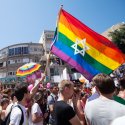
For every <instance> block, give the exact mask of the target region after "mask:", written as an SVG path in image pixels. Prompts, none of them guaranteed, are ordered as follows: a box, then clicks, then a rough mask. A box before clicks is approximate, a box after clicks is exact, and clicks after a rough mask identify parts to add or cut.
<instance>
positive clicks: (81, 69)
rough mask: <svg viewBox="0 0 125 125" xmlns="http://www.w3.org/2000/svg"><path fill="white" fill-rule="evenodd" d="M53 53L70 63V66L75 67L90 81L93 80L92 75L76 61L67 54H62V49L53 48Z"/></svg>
mask: <svg viewBox="0 0 125 125" xmlns="http://www.w3.org/2000/svg"><path fill="white" fill-rule="evenodd" d="M51 52H52V53H53V54H55V55H56V56H58V57H60V58H61V59H62V60H64V61H65V62H68V63H69V64H70V65H72V66H73V67H75V68H76V69H77V70H78V71H79V72H80V73H81V74H83V75H84V76H85V77H86V78H87V79H88V80H91V79H92V78H93V76H92V74H90V73H89V72H88V71H86V70H85V69H84V68H83V67H81V66H80V65H79V64H78V63H77V62H76V61H75V60H73V59H72V58H71V57H69V56H68V55H67V54H65V53H64V52H62V51H61V50H60V49H58V48H56V47H55V46H54V45H53V46H52V48H51Z"/></svg>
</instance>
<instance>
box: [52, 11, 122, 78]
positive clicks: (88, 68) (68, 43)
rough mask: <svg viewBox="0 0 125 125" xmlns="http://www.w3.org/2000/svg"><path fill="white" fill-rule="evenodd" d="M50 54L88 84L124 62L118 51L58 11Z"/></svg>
mask: <svg viewBox="0 0 125 125" xmlns="http://www.w3.org/2000/svg"><path fill="white" fill-rule="evenodd" d="M51 52H52V53H53V54H54V55H56V56H58V57H59V58H61V59H62V60H64V61H65V62H67V63H68V64H70V65H71V66H72V67H74V68H75V69H76V70H77V71H78V72H80V73H81V74H82V75H84V76H85V77H86V78H87V79H89V80H91V79H92V77H93V76H95V75H96V74H98V73H105V74H110V73H111V72H112V71H113V70H115V69H116V68H118V67H119V66H120V65H121V64H122V63H123V62H124V59H123V57H122V53H121V51H120V50H119V49H118V48H117V47H116V46H115V45H114V44H113V43H112V42H111V41H109V40H108V39H107V38H105V37H103V36H101V35H100V34H98V33H96V32H95V31H93V30H92V29H90V28H89V27H87V26H86V25H85V24H83V23H82V22H80V21H79V20H78V19H76V18H75V17H73V16H72V15H71V14H69V13H68V12H66V11H65V10H63V9H61V10H60V13H59V19H58V22H57V31H56V36H55V40H54V42H53V44H52V47H51Z"/></svg>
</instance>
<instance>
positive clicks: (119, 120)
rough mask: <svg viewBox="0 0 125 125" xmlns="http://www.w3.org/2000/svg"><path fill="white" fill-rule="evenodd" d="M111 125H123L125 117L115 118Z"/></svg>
mask: <svg viewBox="0 0 125 125" xmlns="http://www.w3.org/2000/svg"><path fill="white" fill-rule="evenodd" d="M111 125H125V116H122V117H119V118H116V119H115V120H114V121H113V122H112V124H111Z"/></svg>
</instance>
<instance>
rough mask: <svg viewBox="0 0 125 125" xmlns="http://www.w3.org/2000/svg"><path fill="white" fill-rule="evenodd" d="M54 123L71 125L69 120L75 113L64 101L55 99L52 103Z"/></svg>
mask: <svg viewBox="0 0 125 125" xmlns="http://www.w3.org/2000/svg"><path fill="white" fill-rule="evenodd" d="M53 115H54V118H55V125H71V124H70V122H69V120H70V119H72V118H73V117H74V116H75V115H76V113H75V112H74V110H73V108H72V107H71V106H70V105H69V104H67V103H66V102H64V101H57V102H56V103H55V105H54V113H53Z"/></svg>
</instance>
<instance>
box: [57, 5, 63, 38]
mask: <svg viewBox="0 0 125 125" xmlns="http://www.w3.org/2000/svg"><path fill="white" fill-rule="evenodd" d="M62 9H63V5H61V7H60V10H59V12H58V16H57V21H56V28H57V29H56V30H57V31H56V32H57V38H56V39H57V40H58V28H59V23H58V22H59V19H60V14H61V11H62Z"/></svg>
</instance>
